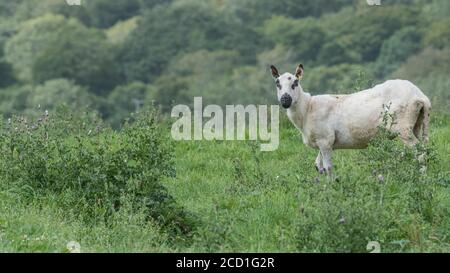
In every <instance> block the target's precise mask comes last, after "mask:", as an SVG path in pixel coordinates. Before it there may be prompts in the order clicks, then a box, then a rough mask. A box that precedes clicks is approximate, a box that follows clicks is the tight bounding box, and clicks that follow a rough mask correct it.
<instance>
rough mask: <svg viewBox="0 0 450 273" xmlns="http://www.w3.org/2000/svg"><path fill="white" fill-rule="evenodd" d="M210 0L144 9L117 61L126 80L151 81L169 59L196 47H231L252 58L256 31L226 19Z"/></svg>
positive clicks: (257, 36)
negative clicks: (119, 61) (120, 63)
mask: <svg viewBox="0 0 450 273" xmlns="http://www.w3.org/2000/svg"><path fill="white" fill-rule="evenodd" d="M230 21H231V20H228V19H226V18H224V17H223V16H221V14H220V12H219V11H218V10H217V9H215V8H214V7H213V6H212V5H211V4H209V3H206V2H205V3H204V2H192V1H180V2H174V3H173V4H172V5H157V6H155V7H154V8H153V9H151V10H148V11H147V12H146V13H145V14H144V15H143V16H142V20H140V22H139V25H138V27H137V28H136V29H135V30H134V31H133V32H132V33H131V34H130V36H129V37H128V38H127V40H126V41H125V43H124V45H123V49H122V53H121V58H120V59H121V61H122V62H123V71H124V74H125V76H126V79H127V80H128V81H134V80H138V81H143V82H151V81H153V80H154V79H155V78H156V77H157V76H159V75H160V74H161V73H163V72H164V70H165V68H166V67H167V65H168V63H169V62H170V60H171V59H173V58H174V57H176V56H179V55H181V54H184V53H187V52H194V51H197V50H200V49H204V50H220V49H233V50H237V51H238V52H239V53H241V61H242V62H243V63H245V62H250V61H254V59H255V51H256V50H257V48H258V47H255V45H258V44H259V35H257V33H256V32H254V31H253V30H251V29H249V28H248V27H246V26H245V25H241V24H239V22H235V21H233V22H230Z"/></svg>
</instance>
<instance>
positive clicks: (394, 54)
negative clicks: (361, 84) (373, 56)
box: [375, 27, 422, 78]
mask: <svg viewBox="0 0 450 273" xmlns="http://www.w3.org/2000/svg"><path fill="white" fill-rule="evenodd" d="M421 39H422V34H421V33H420V32H418V31H417V29H416V28H415V27H406V28H402V29H401V30H399V31H397V32H396V33H394V35H392V36H391V37H390V38H389V39H387V40H386V41H384V43H383V46H382V47H381V51H380V55H379V57H378V59H377V62H376V68H375V73H376V75H377V76H378V77H380V78H382V77H385V76H387V75H389V74H390V73H392V72H393V71H394V70H395V69H396V68H398V67H399V66H400V64H401V63H403V62H404V61H405V60H406V59H407V58H408V57H409V56H411V55H413V54H415V53H417V52H418V51H419V50H420V48H421V46H420V44H421Z"/></svg>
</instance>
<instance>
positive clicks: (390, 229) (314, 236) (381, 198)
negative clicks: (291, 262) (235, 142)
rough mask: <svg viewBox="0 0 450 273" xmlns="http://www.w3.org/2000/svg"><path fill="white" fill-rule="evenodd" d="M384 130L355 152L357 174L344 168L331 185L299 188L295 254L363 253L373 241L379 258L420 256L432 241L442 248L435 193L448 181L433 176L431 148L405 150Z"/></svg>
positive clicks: (441, 225) (438, 173)
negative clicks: (378, 247) (386, 254)
mask: <svg viewBox="0 0 450 273" xmlns="http://www.w3.org/2000/svg"><path fill="white" fill-rule="evenodd" d="M388 118H389V117H388ZM386 124H387V123H386ZM386 128H388V127H387V125H386V126H384V127H381V128H380V133H379V135H378V136H377V137H376V138H375V139H374V140H373V141H372V142H371V144H370V145H369V147H368V148H367V149H366V150H362V151H361V152H360V157H361V159H360V160H359V162H361V163H360V166H356V167H357V168H360V171H355V169H354V168H355V167H351V166H350V167H344V168H346V170H341V171H340V172H339V173H340V174H341V176H340V177H339V179H338V180H337V181H336V182H327V183H311V182H307V183H305V186H304V187H305V189H304V192H303V193H302V194H303V196H301V199H302V201H301V202H302V205H301V209H300V217H299V219H298V246H299V250H301V251H317V252H367V251H368V250H367V249H366V246H367V244H368V243H369V242H370V241H377V242H379V243H380V244H381V248H382V251H383V252H391V251H411V250H412V251H421V250H422V249H425V248H426V247H427V245H431V244H430V242H431V240H433V239H432V238H434V239H435V240H440V239H436V238H442V241H441V243H442V244H443V245H445V244H446V243H447V244H448V239H446V236H445V233H446V231H445V225H446V224H445V222H444V221H445V217H446V215H447V214H448V209H443V207H442V205H441V204H440V203H441V202H442V200H443V199H442V196H439V194H438V193H439V192H442V191H443V190H445V188H447V187H448V186H449V185H450V180H449V179H448V173H447V174H446V173H445V172H443V171H442V170H434V169H436V168H437V167H436V166H437V165H436V164H435V163H436V159H437V158H436V150H435V148H434V146H433V144H431V145H430V146H425V145H424V144H418V145H416V146H415V147H413V148H411V147H407V146H405V145H403V143H401V142H400V141H397V140H393V139H392V138H395V136H396V135H395V134H392V133H390V132H389V130H387V129H386ZM446 176H447V178H445V177H446ZM447 199H448V197H447ZM444 200H445V199H444ZM318 223H320V226H318ZM424 235H427V236H424ZM430 238H431V239H430Z"/></svg>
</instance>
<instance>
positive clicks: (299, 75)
mask: <svg viewBox="0 0 450 273" xmlns="http://www.w3.org/2000/svg"><path fill="white" fill-rule="evenodd" d="M295 77H296V78H297V79H299V80H300V79H301V78H302V77H303V65H302V64H299V65H298V66H297V69H296V70H295Z"/></svg>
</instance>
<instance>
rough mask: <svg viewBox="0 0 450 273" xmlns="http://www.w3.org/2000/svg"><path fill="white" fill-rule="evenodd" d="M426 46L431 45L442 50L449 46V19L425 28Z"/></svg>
mask: <svg viewBox="0 0 450 273" xmlns="http://www.w3.org/2000/svg"><path fill="white" fill-rule="evenodd" d="M424 44H425V45H426V46H428V45H432V46H434V47H435V48H438V49H443V48H444V47H449V46H450V19H449V18H446V19H443V20H439V21H436V22H433V23H432V24H431V26H429V27H427V30H426V35H425V38H424Z"/></svg>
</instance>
